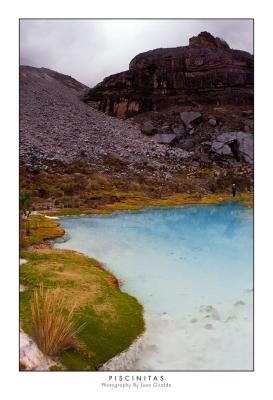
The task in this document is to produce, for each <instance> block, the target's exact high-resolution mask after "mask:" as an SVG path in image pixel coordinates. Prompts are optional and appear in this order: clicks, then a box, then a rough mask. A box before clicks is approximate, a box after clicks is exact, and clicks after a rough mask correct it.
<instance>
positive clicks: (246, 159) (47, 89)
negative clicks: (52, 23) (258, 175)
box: [20, 32, 254, 182]
mask: <svg viewBox="0 0 273 400" xmlns="http://www.w3.org/2000/svg"><path fill="white" fill-rule="evenodd" d="M90 73H92V72H90ZM103 111H105V112H103ZM109 114H112V116H111V115H109ZM116 116H119V117H128V116H131V117H130V118H127V119H122V118H116ZM253 134H254V121H253V56H252V55H250V54H248V53H246V52H242V51H239V50H231V49H230V48H229V46H228V44H227V43H226V42H224V41H223V40H221V39H219V38H214V37H213V36H212V35H210V34H209V33H207V32H202V33H201V34H199V35H198V36H197V37H193V38H191V39H190V41H189V46H184V47H178V48H174V49H156V50H152V51H149V52H146V53H142V54H139V55H137V56H136V57H135V58H134V59H133V60H132V61H131V63H130V69H129V71H126V72H122V73H120V74H116V75H112V76H110V77H108V78H105V80H104V81H103V82H102V83H101V84H99V85H97V86H96V87H95V88H94V89H89V88H87V87H86V86H85V85H83V84H81V83H79V82H77V81H76V80H75V79H73V78H71V77H70V76H66V75H63V74H60V73H58V72H55V71H52V70H49V69H46V68H34V67H29V66H21V67H20V163H21V165H22V166H25V167H27V168H32V167H35V168H38V170H44V171H47V170H48V169H49V170H50V168H51V167H52V166H53V167H55V169H56V166H58V165H63V166H67V165H70V164H72V163H75V162H78V161H80V162H83V163H84V164H85V165H87V166H88V167H87V168H88V169H89V168H90V169H91V170H99V171H101V172H106V173H111V172H113V171H112V166H113V165H114V164H117V163H119V165H120V166H121V168H120V169H121V170H122V168H123V167H122V166H123V165H124V167H125V166H126V169H127V171H128V170H130V171H132V172H134V171H140V172H142V171H144V170H145V173H146V174H147V175H149V174H152V176H159V175H160V174H161V172H160V171H163V172H164V173H165V172H170V173H175V172H179V171H181V170H182V169H184V171H185V168H186V169H187V168H188V167H190V168H195V169H198V168H203V167H205V168H211V167H212V168H215V167H221V168H224V169H225V168H226V169H228V168H237V167H238V168H241V167H244V166H247V170H246V172H245V173H244V174H245V176H246V180H248V181H250V182H252V164H253ZM109 160H110V161H109ZM109 165H110V166H109ZM64 170H65V167H64ZM123 171H125V170H123ZM124 174H125V175H126V172H124Z"/></svg>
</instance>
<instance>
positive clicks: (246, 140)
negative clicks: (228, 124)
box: [211, 131, 254, 164]
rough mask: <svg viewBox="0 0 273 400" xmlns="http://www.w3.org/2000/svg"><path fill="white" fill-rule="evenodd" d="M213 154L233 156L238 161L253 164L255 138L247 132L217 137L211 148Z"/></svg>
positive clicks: (225, 133) (230, 133)
mask: <svg viewBox="0 0 273 400" xmlns="http://www.w3.org/2000/svg"><path fill="white" fill-rule="evenodd" d="M211 152H212V153H216V154H218V155H224V156H233V157H234V158H236V159H237V160H238V161H239V160H242V161H245V162H248V163H250V164H253V158H254V138H253V135H252V134H250V133H246V132H242V131H239V132H224V133H222V134H220V135H219V136H217V139H216V140H215V141H213V143H212V146H211Z"/></svg>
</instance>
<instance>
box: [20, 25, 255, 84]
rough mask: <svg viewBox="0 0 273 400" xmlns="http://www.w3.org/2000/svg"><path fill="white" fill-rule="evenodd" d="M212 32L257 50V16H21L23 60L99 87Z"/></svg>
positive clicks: (238, 45)
mask: <svg viewBox="0 0 273 400" xmlns="http://www.w3.org/2000/svg"><path fill="white" fill-rule="evenodd" d="M201 31H208V32H210V33H212V34H213V35H214V36H218V37H221V38H223V39H225V40H226V41H227V42H228V43H229V45H230V47H231V48H235V49H240V50H245V51H248V52H250V53H252V52H253V22H252V20H21V21H20V63H21V64H24V65H32V66H35V67H47V68H50V69H53V70H55V71H58V72H62V73H64V74H67V75H71V76H73V78H75V79H77V80H79V81H80V82H82V83H85V84H86V85H87V86H90V87H92V86H94V85H96V84H97V83H98V82H100V81H102V80H103V78H105V77H106V76H108V75H111V74H115V73H117V72H121V71H125V70H127V69H128V65H129V62H130V60H131V59H132V58H133V57H134V56H135V55H137V54H138V53H141V52H143V51H147V50H152V49H155V48H158V47H177V46H185V45H187V44H188V40H189V38H190V37H191V36H196V35H197V34H198V33H200V32H201Z"/></svg>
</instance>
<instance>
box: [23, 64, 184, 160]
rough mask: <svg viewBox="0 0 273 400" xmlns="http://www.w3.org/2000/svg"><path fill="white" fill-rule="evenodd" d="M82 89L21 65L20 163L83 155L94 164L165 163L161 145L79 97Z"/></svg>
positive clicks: (178, 152) (176, 155)
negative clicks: (112, 160) (109, 161)
mask: <svg viewBox="0 0 273 400" xmlns="http://www.w3.org/2000/svg"><path fill="white" fill-rule="evenodd" d="M85 90H86V87H85V86H84V85H82V84H80V83H79V82H77V81H75V80H74V79H73V78H71V77H68V76H65V75H62V74H59V73H56V72H54V71H51V70H49V69H45V68H34V67H28V66H21V67H20V162H21V165H29V166H30V165H35V166H37V167H39V166H40V167H42V166H43V165H44V164H45V163H46V162H47V163H50V162H51V163H54V161H59V162H62V163H64V164H69V163H72V162H73V161H76V160H84V161H87V162H88V164H89V165H90V166H91V167H92V166H96V167H97V166H99V165H100V164H101V165H102V166H103V162H104V158H105V157H109V156H111V157H113V158H116V159H118V160H121V161H124V162H126V163H127V164H131V165H133V164H135V163H141V164H143V163H144V164H145V163H146V164H152V165H154V166H155V167H157V166H158V165H159V166H160V165H161V163H162V162H163V163H164V158H165V155H166V147H165V146H164V145H160V144H157V143H155V142H154V141H153V139H152V138H149V137H147V136H144V135H143V134H142V133H141V130H140V128H139V127H138V126H136V125H135V124H133V123H132V122H129V121H128V122H127V121H121V120H119V119H116V118H114V117H110V116H107V115H105V114H104V113H102V112H100V111H97V110H95V109H93V108H91V107H89V106H88V105H87V104H85V103H84V102H83V101H82V95H83V93H84V91H85ZM170 157H171V158H173V159H174V160H176V162H179V161H180V160H183V159H186V158H188V157H189V154H188V152H186V151H184V150H182V149H174V150H171V152H170Z"/></svg>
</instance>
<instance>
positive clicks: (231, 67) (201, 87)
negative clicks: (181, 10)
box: [85, 32, 253, 118]
mask: <svg viewBox="0 0 273 400" xmlns="http://www.w3.org/2000/svg"><path fill="white" fill-rule="evenodd" d="M85 101H86V102H87V103H90V104H94V102H96V103H97V105H98V107H99V109H100V110H102V111H104V112H106V113H108V114H110V115H114V116H117V117H120V118H128V117H131V116H133V115H136V114H138V113H140V112H143V111H151V110H154V111H155V110H161V109H163V108H166V107H169V106H172V105H174V104H180V105H184V104H185V105H187V104H192V103H193V102H195V103H201V104H216V105H224V104H234V105H239V104H240V105H242V104H247V105H248V104H249V105H251V104H252V103H253V56H252V55H251V54H249V53H247V52H245V51H240V50H233V49H230V48H229V46H228V44H227V43H226V42H225V41H223V40H222V39H219V38H215V37H213V36H212V35H211V34H209V33H208V32H201V33H200V34H199V35H198V36H196V37H193V38H190V40H189V45H188V46H183V47H176V48H166V49H163V48H159V49H156V50H151V51H147V52H145V53H141V54H138V55H137V56H136V57H135V58H134V59H133V60H132V61H131V62H130V65H129V70H128V71H125V72H121V73H118V74H115V75H111V76H109V77H107V78H105V79H104V80H103V82H101V83H99V84H98V85H97V86H96V87H94V88H93V89H91V90H90V91H89V92H88V95H87V96H86V98H85Z"/></svg>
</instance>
